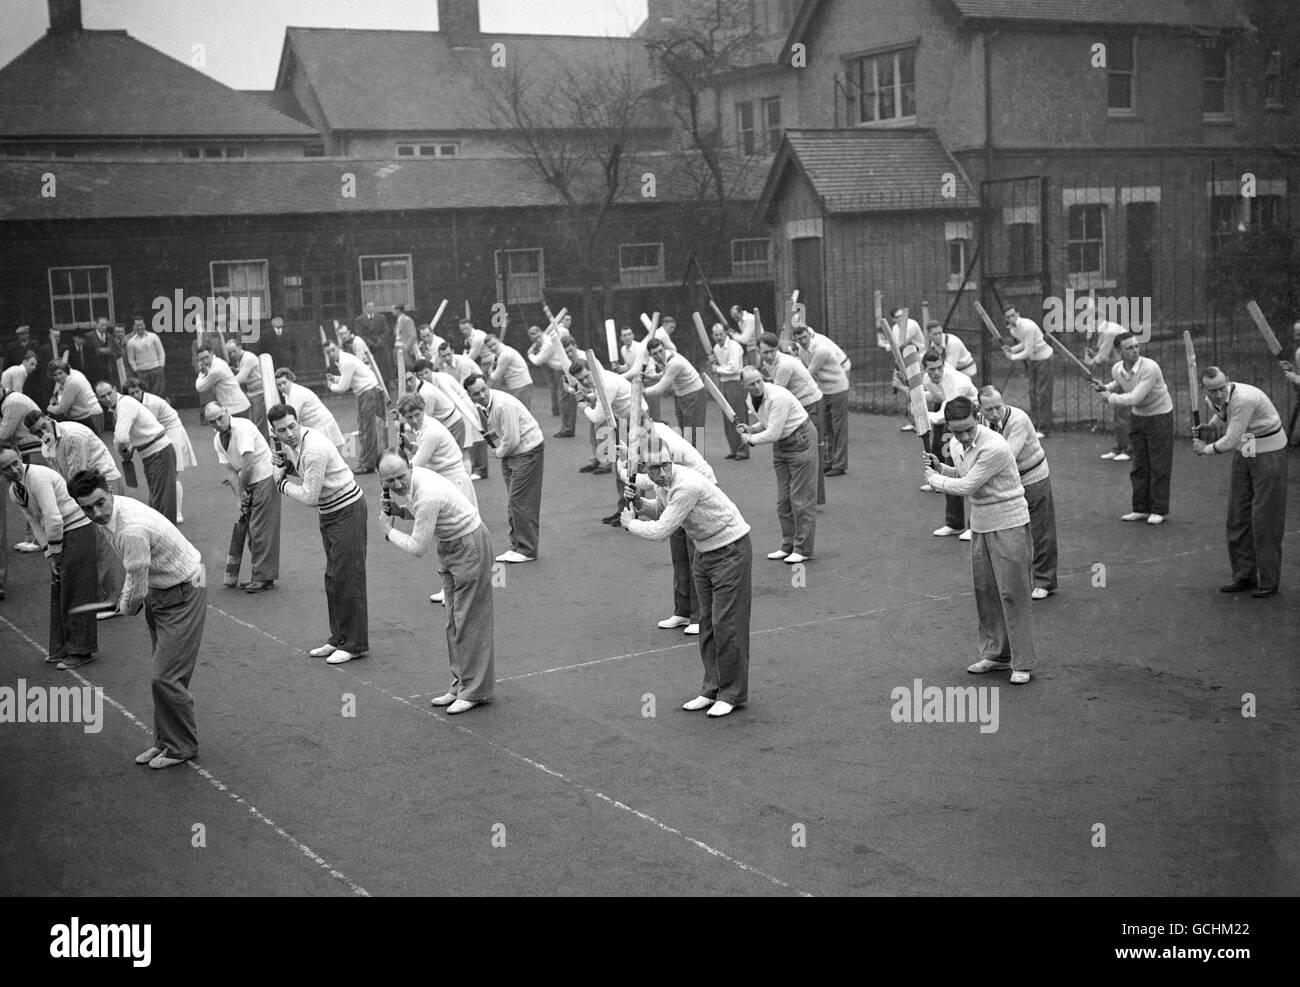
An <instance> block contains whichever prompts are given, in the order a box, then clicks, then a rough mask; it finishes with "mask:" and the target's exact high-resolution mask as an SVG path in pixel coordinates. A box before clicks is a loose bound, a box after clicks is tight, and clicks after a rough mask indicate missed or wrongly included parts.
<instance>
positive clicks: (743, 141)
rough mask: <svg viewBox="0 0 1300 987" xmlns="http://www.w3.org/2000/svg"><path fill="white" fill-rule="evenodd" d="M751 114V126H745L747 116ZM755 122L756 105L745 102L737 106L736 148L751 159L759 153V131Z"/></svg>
mask: <svg viewBox="0 0 1300 987" xmlns="http://www.w3.org/2000/svg"><path fill="white" fill-rule="evenodd" d="M746 113H748V114H749V126H748V127H746V126H745V114H746ZM756 124H757V121H756V120H755V114H754V104H753V103H752V102H751V101H748V100H746V101H744V102H740V103H737V104H736V148H737V149H738V150H739V151H740V153H741V154H743V155H745V156H747V157H749V156H752V155H754V154H755V153H756V152H757V151H758V129H757V126H756Z"/></svg>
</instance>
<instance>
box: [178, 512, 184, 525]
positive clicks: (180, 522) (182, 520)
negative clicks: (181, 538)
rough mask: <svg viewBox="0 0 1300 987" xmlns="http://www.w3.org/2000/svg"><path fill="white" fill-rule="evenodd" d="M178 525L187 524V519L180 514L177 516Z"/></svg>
mask: <svg viewBox="0 0 1300 987" xmlns="http://www.w3.org/2000/svg"><path fill="white" fill-rule="evenodd" d="M176 523H177V524H184V523H185V519H184V518H183V517H181V516H180V515H179V514H177V515H176Z"/></svg>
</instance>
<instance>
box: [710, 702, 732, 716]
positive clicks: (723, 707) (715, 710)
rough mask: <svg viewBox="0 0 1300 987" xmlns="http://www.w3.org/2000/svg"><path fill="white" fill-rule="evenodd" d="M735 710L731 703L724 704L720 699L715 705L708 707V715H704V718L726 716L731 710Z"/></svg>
mask: <svg viewBox="0 0 1300 987" xmlns="http://www.w3.org/2000/svg"><path fill="white" fill-rule="evenodd" d="M735 708H736V707H735V706H733V705H731V703H724V702H723V701H722V700H721V699H719V700H718V701H717V702H716V703H714V704H713V705H712V706H710V707H709V711H708V713H706V714H705V715H706V716H726V715H727V714H728V713H730V712H731V711H732V710H733V709H735Z"/></svg>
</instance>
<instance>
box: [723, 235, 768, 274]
mask: <svg viewBox="0 0 1300 987" xmlns="http://www.w3.org/2000/svg"><path fill="white" fill-rule="evenodd" d="M771 255H772V241H771V240H769V239H768V238H767V237H754V238H747V239H744V240H732V241H731V273H732V274H734V275H735V276H736V277H745V278H765V277H768V276H769V275H770V274H771V273H772V261H771Z"/></svg>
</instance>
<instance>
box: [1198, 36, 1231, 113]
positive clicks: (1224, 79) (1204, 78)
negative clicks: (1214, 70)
mask: <svg viewBox="0 0 1300 987" xmlns="http://www.w3.org/2000/svg"><path fill="white" fill-rule="evenodd" d="M1211 47H1215V48H1219V49H1221V50H1222V51H1223V75H1222V76H1217V75H1215V76H1211V75H1207V74H1206V66H1205V62H1204V55H1205V53H1207V52H1208V51H1209V50H1210V48H1211ZM1231 78H1232V52H1231V51H1229V50H1228V45H1227V43H1226V42H1222V41H1220V42H1219V43H1218V44H1217V45H1214V46H1207V47H1206V48H1204V49H1203V50H1202V63H1201V87H1200V88H1201V119H1202V120H1208V121H1209V122H1211V123H1220V122H1223V121H1225V120H1231V119H1232V116H1231V114H1230V113H1229V112H1228V107H1229V106H1230V105H1231V101H1230V97H1231V93H1230V92H1229V80H1230V79H1231ZM1210 82H1220V83H1222V84H1223V109H1222V110H1207V109H1206V108H1205V86H1206V84H1207V83H1210Z"/></svg>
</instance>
